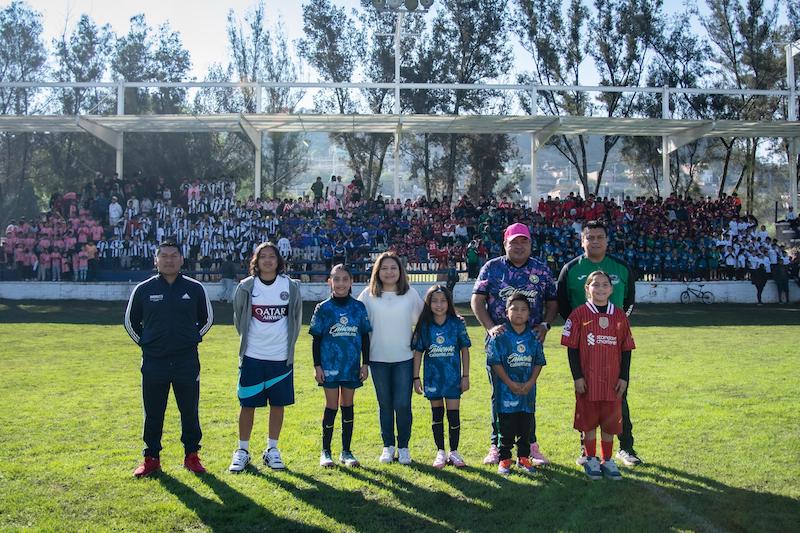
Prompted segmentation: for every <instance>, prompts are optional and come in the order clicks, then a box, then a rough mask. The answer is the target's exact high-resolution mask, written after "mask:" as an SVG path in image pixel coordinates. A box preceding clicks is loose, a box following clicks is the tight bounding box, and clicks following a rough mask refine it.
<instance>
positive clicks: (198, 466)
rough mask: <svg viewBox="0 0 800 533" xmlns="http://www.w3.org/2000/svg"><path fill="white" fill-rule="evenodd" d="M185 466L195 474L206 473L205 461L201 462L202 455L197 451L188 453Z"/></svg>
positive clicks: (184, 462) (184, 461)
mask: <svg viewBox="0 0 800 533" xmlns="http://www.w3.org/2000/svg"><path fill="white" fill-rule="evenodd" d="M183 466H184V467H185V468H186V469H187V470H190V471H192V472H194V473H195V474H205V472H206V469H205V467H204V466H203V463H201V462H200V457H199V456H198V455H197V452H192V453H190V454H189V455H187V456H186V459H184V460H183Z"/></svg>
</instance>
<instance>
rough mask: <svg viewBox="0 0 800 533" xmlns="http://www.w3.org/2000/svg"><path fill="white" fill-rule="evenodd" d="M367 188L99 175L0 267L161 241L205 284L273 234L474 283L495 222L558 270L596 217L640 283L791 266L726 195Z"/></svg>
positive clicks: (94, 265)
mask: <svg viewBox="0 0 800 533" xmlns="http://www.w3.org/2000/svg"><path fill="white" fill-rule="evenodd" d="M363 189H364V185H363V182H361V180H359V179H357V178H355V179H353V180H352V182H351V183H350V184H348V185H344V184H343V183H342V178H341V177H340V176H338V177H332V178H331V181H330V182H329V183H328V184H327V185H326V184H323V182H322V179H321V178H317V180H316V181H315V182H314V184H313V185H312V187H311V190H310V194H309V195H308V196H304V197H301V198H297V199H289V198H287V199H273V198H265V199H255V198H254V197H253V196H252V195H251V196H249V197H248V198H246V199H242V198H237V195H236V182H235V181H233V180H226V179H218V180H205V181H200V180H183V181H182V182H181V183H180V185H179V186H178V187H176V188H175V189H174V190H173V188H172V187H171V186H170V185H169V183H168V182H167V181H166V180H165V179H164V178H163V177H162V178H158V179H155V180H147V179H138V180H128V181H122V180H120V179H119V177H118V176H117V175H114V176H112V177H111V178H108V179H106V178H103V177H101V176H97V177H96V179H95V180H94V181H91V182H89V183H88V184H87V185H86V186H85V187H84V189H83V191H82V192H81V193H80V194H76V193H74V192H70V193H67V194H63V195H62V194H55V195H53V198H52V199H51V202H50V210H49V212H48V213H46V214H44V215H42V216H41V217H40V218H38V219H35V220H25V219H24V218H23V219H20V220H19V221H12V222H11V223H10V224H9V225H8V227H7V228H6V231H5V239H4V240H3V248H2V253H0V261H3V262H4V263H5V268H6V269H7V270H14V269H15V270H16V278H17V279H38V280H53V281H59V280H62V279H65V280H66V279H71V280H78V281H85V280H87V279H91V278H92V277H93V273H94V272H95V271H96V270H97V269H100V268H102V269H117V270H120V269H122V270H125V269H147V270H149V269H150V267H151V264H152V257H153V254H154V253H155V248H156V245H157V243H159V242H161V241H163V240H165V239H170V240H174V241H176V242H177V243H178V244H179V245H180V246H181V248H182V251H183V254H184V257H185V258H186V264H187V267H186V268H187V270H188V271H194V272H195V274H196V275H198V276H199V277H200V279H202V280H210V279H212V273H213V272H216V270H217V269H218V267H219V265H220V264H221V263H222V262H223V261H225V260H226V259H228V260H232V261H233V262H234V263H236V264H240V265H241V264H244V262H245V261H246V260H247V259H248V258H249V257H250V255H251V254H252V251H253V249H254V248H255V246H257V245H258V244H259V243H261V242H265V241H267V240H271V241H273V242H276V243H277V244H278V247H279V249H280V250H281V253H282V254H283V255H284V256H285V257H286V258H287V261H288V263H289V270H290V271H292V272H295V273H303V272H314V271H317V270H319V271H327V270H328V269H329V268H330V266H331V265H333V264H338V263H348V264H350V265H352V266H353V267H354V272H356V273H357V272H358V271H359V270H361V271H366V270H367V269H368V268H369V263H370V255H371V254H373V253H375V252H381V251H385V250H387V249H390V250H392V251H395V252H396V253H397V254H398V255H399V256H401V257H404V258H406V259H407V262H408V268H409V270H411V271H445V270H447V269H448V268H450V269H451V270H452V269H453V268H454V267H457V268H458V269H459V270H466V271H467V273H468V277H469V278H474V277H475V276H476V275H477V272H478V269H479V268H480V265H481V264H483V262H485V261H486V260H487V259H488V258H491V257H496V256H498V255H501V254H502V253H503V251H502V243H501V242H500V237H499V235H498V234H497V233H498V232H497V231H496V228H498V227H504V226H506V225H507V224H509V223H511V222H515V221H523V222H527V223H528V225H529V227H530V228H531V234H532V236H533V241H532V248H533V255H534V256H537V257H539V258H540V259H542V260H544V261H546V262H547V263H548V265H549V266H550V268H551V269H552V270H553V271H554V272H557V271H558V270H559V269H560V268H561V266H562V265H563V264H564V263H566V262H567V261H568V260H570V259H571V258H572V257H575V256H576V255H579V254H580V253H581V249H580V239H579V234H580V229H581V227H582V224H583V223H585V221H587V220H594V219H599V220H603V221H605V223H606V224H607V225H608V228H609V251H610V252H611V253H612V254H615V255H617V256H618V257H620V258H622V259H624V260H626V261H627V262H628V263H629V264H630V265H631V266H632V267H634V269H635V270H636V272H637V274H638V277H639V278H640V279H646V280H650V281H661V280H684V281H688V280H695V279H705V280H716V279H745V278H746V277H748V273H749V272H752V271H753V270H754V269H757V268H758V267H759V266H761V265H763V266H764V268H765V269H766V271H767V272H768V273H769V272H771V270H772V269H774V268H775V265H776V264H777V263H781V264H783V265H785V266H786V267H787V268H788V269H789V270H792V269H796V267H797V265H796V264H797V258H796V257H795V258H794V260H792V259H791V258H790V256H789V254H788V253H787V251H786V249H785V248H784V247H783V246H782V245H780V244H778V243H777V241H773V240H772V239H771V238H770V237H769V236H768V235H767V232H766V230H765V227H764V226H763V225H761V226H760V228H759V227H758V226H757V221H756V220H755V218H753V217H752V216H741V214H740V207H741V206H740V202H739V201H738V199H737V198H736V196H735V195H734V196H725V195H723V197H722V198H719V199H711V198H705V199H699V200H690V199H689V198H682V197H680V196H678V195H675V194H673V195H671V196H669V197H668V198H666V199H665V200H664V201H661V200H655V199H653V198H645V197H639V198H635V199H632V198H630V197H626V198H625V200H624V201H623V202H622V204H621V205H620V204H619V203H618V202H617V201H616V200H615V199H613V198H600V197H595V196H594V195H589V197H588V199H586V200H584V199H582V198H581V197H579V196H576V195H574V194H573V193H570V194H569V195H568V196H566V197H565V198H557V197H556V198H552V197H549V196H548V197H547V198H545V199H541V200H540V201H539V203H538V205H537V206H536V208H535V209H531V208H529V207H528V206H526V205H521V204H518V203H513V202H510V201H508V200H505V199H503V200H497V199H488V198H485V199H482V200H481V201H480V202H477V203H476V202H472V201H471V200H469V199H468V198H465V197H462V198H461V199H459V200H458V201H456V202H450V201H448V200H447V199H444V200H441V201H440V200H439V199H433V200H430V201H429V200H427V199H426V198H424V197H423V198H420V199H418V200H417V201H411V200H406V201H405V202H403V201H401V200H399V199H395V200H384V199H383V198H381V197H380V196H378V197H377V198H376V199H368V198H366V197H365V195H364V194H363ZM0 266H2V265H0Z"/></svg>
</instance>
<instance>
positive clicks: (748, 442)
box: [0, 300, 800, 531]
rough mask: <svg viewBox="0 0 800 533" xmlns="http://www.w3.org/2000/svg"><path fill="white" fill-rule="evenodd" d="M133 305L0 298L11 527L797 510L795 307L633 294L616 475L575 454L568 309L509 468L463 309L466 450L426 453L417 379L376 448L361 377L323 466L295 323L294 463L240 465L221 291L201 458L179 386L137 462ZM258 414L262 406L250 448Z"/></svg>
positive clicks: (1, 435) (684, 519)
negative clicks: (495, 462) (345, 462)
mask: <svg viewBox="0 0 800 533" xmlns="http://www.w3.org/2000/svg"><path fill="white" fill-rule="evenodd" d="M123 310H124V303H95V304H87V303H81V302H61V303H58V302H50V303H20V302H11V301H7V300H6V301H0V376H2V377H1V378H0V530H2V531H9V530H12V531H13V530H20V529H28V528H32V529H36V530H48V531H53V530H62V531H84V530H128V531H168V530H180V531H183V530H214V531H239V530H245V531H248V530H254V531H260V530H264V531H267V530H269V531H276V530H336V531H351V530H352V531H356V530H357V531H395V530H416V531H440V530H441V531H444V530H459V531H498V530H504V531H523V530H532V529H534V530H562V531H580V530H588V529H590V528H593V529H600V530H626V531H646V530H652V531H663V530H680V531H683V530H694V531H767V530H770V531H789V530H795V531H796V530H797V527H798V523H800V483H798V482H799V481H800V469H799V468H798V466H799V465H800V444H799V443H800V417H798V412H800V401H799V400H798V391H797V383H798V379H797V373H796V368H797V363H798V339H800V327H798V324H800V309H798V308H796V307H791V308H790V307H778V306H764V307H754V306H710V307H700V306H642V307H640V308H638V309H637V311H636V313H635V315H634V320H633V326H634V336H635V338H636V342H637V346H638V349H637V350H636V351H635V352H634V359H633V366H632V382H631V388H630V394H629V401H630V405H631V410H632V413H633V419H634V424H635V430H634V434H635V436H636V449H637V451H638V452H639V453H640V454H641V455H642V457H643V458H644V459H645V461H646V462H647V463H646V464H645V465H643V466H641V467H638V468H636V469H634V470H630V469H623V475H624V476H625V479H624V480H623V481H622V482H620V483H612V482H609V481H605V480H603V481H595V482H592V481H589V480H588V479H586V478H585V477H584V475H583V472H582V470H580V469H579V467H577V466H575V464H574V459H575V457H576V453H577V451H578V439H577V434H576V432H575V431H573V430H572V429H571V425H572V413H573V407H574V396H573V393H572V385H571V380H570V376H569V368H568V365H567V362H566V354H565V350H564V349H562V348H561V347H560V346H559V344H558V342H559V334H560V327H555V328H554V329H553V331H552V332H551V334H550V336H549V337H548V339H547V343H546V345H545V354H546V356H547V359H548V362H549V364H548V366H547V367H545V369H544V371H543V372H542V376H541V378H540V380H539V396H538V398H539V400H538V406H537V408H538V413H537V420H538V424H539V427H538V436H539V441H540V443H541V446H542V448H543V450H544V451H545V453H546V454H548V455H549V456H550V458H551V459H552V460H553V464H552V465H551V466H549V467H548V468H546V469H544V470H543V471H541V472H540V473H539V474H537V475H535V476H533V477H526V476H523V475H521V474H519V473H514V474H512V475H511V476H509V477H508V478H504V477H501V476H499V475H498V474H497V473H496V471H495V468H494V467H488V466H483V465H481V464H480V460H481V459H482V457H483V455H484V454H485V452H486V447H487V434H488V416H489V389H488V385H487V380H486V378H485V376H484V373H483V370H482V368H483V363H482V359H483V357H484V354H483V350H482V348H481V345H482V342H481V339H482V333H481V330H480V328H479V327H478V326H477V323H476V322H475V321H474V320H473V319H471V318H470V319H469V324H470V326H471V327H470V335H471V337H472V340H473V343H474V344H475V345H476V347H475V348H473V350H472V357H473V370H472V372H471V375H472V387H473V388H472V389H471V390H470V391H469V392H468V393H466V394H465V396H464V398H463V401H462V408H461V409H462V428H463V432H462V444H461V447H460V448H461V451H462V453H463V454H464V456H465V458H466V460H467V463H468V465H469V468H467V469H464V470H462V471H455V470H454V469H452V468H450V467H448V468H447V469H445V470H444V471H441V472H439V471H436V470H435V469H434V468H432V467H431V466H429V465H430V462H431V461H432V459H433V456H434V454H435V449H434V446H433V439H432V437H431V433H430V409H429V404H428V402H427V401H425V400H424V398H422V397H415V398H414V434H413V437H412V447H411V448H412V450H411V451H412V456H413V458H414V461H415V462H414V464H413V466H411V467H403V466H400V465H396V464H395V465H389V466H384V465H379V464H378V462H377V456H378V455H379V453H380V438H379V432H378V422H377V412H376V411H377V407H376V402H375V396H374V391H373V389H372V384H371V383H368V384H367V385H366V386H365V387H363V388H362V389H360V390H359V391H358V392H357V394H356V402H355V404H356V422H355V436H354V444H353V450H354V452H355V453H356V455H357V456H358V457H359V458H360V459H361V460H362V463H363V467H362V468H359V469H353V470H346V469H344V468H334V469H331V470H325V471H323V470H321V469H320V468H319V466H318V458H319V448H320V443H319V433H320V427H319V426H320V423H319V420H320V418H321V412H322V405H323V400H322V397H323V395H322V392H321V391H320V390H319V389H318V388H317V387H316V386H315V383H314V380H313V368H312V365H311V355H310V342H309V339H310V337H308V335H305V334H304V335H302V336H301V340H300V345H299V347H298V361H297V364H296V378H295V386H296V398H297V403H296V404H295V405H294V406H292V407H291V408H289V409H288V411H287V421H286V424H285V425H284V430H283V434H282V437H281V449H282V451H283V455H284V460H285V461H286V462H287V465H288V468H289V469H288V471H286V472H283V473H274V472H271V471H269V470H268V469H267V468H265V467H264V466H263V465H262V464H261V461H260V459H259V460H257V461H256V462H255V468H253V469H251V470H250V471H249V472H247V473H244V474H241V475H231V474H229V473H227V471H226V469H227V466H228V463H229V461H230V455H231V453H232V452H233V450H234V448H235V445H236V438H237V437H236V431H237V430H236V421H237V412H238V404H237V401H236V398H235V382H236V376H237V369H236V363H237V357H236V349H237V346H238V339H237V337H236V334H235V331H234V329H233V326H231V325H230V324H231V320H230V311H229V310H228V309H225V308H223V307H219V308H217V324H216V325H215V326H214V327H213V328H212V330H211V331H210V333H209V334H208V335H207V337H206V340H205V341H204V342H203V343H202V344H201V361H202V365H203V371H202V389H201V412H200V416H201V422H202V425H203V431H204V438H203V450H202V451H201V456H202V458H203V460H204V463H205V465H206V467H207V468H208V469H209V473H208V474H206V475H203V476H195V475H193V474H190V473H189V472H187V471H185V470H183V469H182V467H181V462H182V459H183V457H182V448H181V444H180V440H179V422H178V413H177V409H176V408H175V406H174V401H171V404H170V407H169V409H168V412H167V419H166V427H165V434H164V441H163V442H164V446H165V449H164V451H163V452H162V464H163V467H164V473H163V474H161V475H159V476H158V477H155V478H153V479H144V480H136V479H134V478H133V477H132V476H131V471H132V470H133V468H134V467H135V465H136V464H137V463H138V461H139V460H140V453H141V445H142V443H141V440H140V431H141V424H142V410H141V401H140V388H139V386H140V382H139V380H140V377H139V362H140V361H139V359H140V358H139V352H138V350H137V347H136V346H135V345H134V344H133V343H132V342H131V341H130V339H129V338H128V336H127V334H126V333H125V331H124V329H123V328H122V326H121V325H120V321H121V318H122V313H123ZM307 311H308V310H307ZM306 319H308V313H307V314H306ZM265 414H266V413H265V412H263V411H261V410H260V411H259V412H258V414H257V418H256V430H255V432H254V437H253V445H254V448H255V451H256V452H258V451H260V449H262V447H263V443H264V439H265V434H266V417H265ZM338 423H339V419H338V418H337V432H336V433H335V434H334V451H335V453H337V454H338V451H339V446H338V442H339V436H338Z"/></svg>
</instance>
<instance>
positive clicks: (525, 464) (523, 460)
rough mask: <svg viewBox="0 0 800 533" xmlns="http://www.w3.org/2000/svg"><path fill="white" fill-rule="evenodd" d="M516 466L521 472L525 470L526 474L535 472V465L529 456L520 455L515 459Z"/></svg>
mask: <svg viewBox="0 0 800 533" xmlns="http://www.w3.org/2000/svg"><path fill="white" fill-rule="evenodd" d="M517 466H518V467H520V468H521V469H522V471H523V472H527V473H528V474H535V473H536V465H534V464H533V461H531V458H530V457H520V458H519V459H517Z"/></svg>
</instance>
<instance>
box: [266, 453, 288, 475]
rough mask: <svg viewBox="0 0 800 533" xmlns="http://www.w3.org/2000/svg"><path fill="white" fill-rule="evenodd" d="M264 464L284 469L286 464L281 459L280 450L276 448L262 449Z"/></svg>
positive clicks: (275, 468)
mask: <svg viewBox="0 0 800 533" xmlns="http://www.w3.org/2000/svg"><path fill="white" fill-rule="evenodd" d="M264 464H265V465H267V466H268V467H270V468H271V469H273V470H284V469H286V465H285V464H283V459H281V452H280V450H278V448H270V449H269V450H265V451H264Z"/></svg>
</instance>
